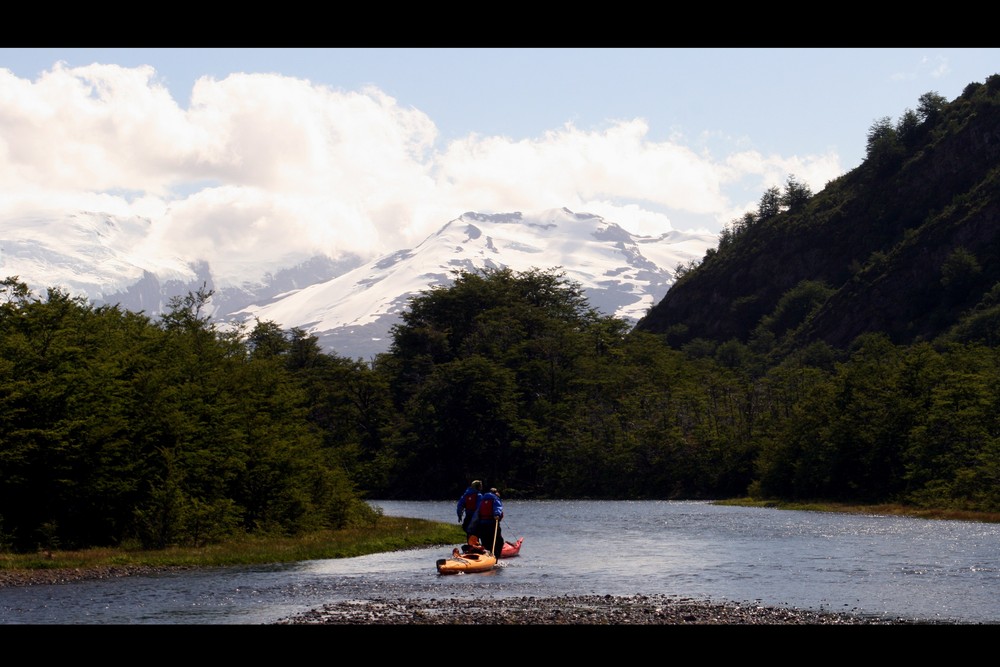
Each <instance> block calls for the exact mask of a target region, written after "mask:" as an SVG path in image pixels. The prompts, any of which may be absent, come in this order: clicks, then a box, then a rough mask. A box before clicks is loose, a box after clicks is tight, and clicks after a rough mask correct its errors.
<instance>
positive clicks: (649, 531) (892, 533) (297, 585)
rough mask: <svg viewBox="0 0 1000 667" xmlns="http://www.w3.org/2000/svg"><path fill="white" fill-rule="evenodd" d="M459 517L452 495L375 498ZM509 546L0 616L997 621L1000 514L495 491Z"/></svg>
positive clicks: (148, 620) (159, 581)
mask: <svg viewBox="0 0 1000 667" xmlns="http://www.w3.org/2000/svg"><path fill="white" fill-rule="evenodd" d="M373 504H376V505H378V506H380V507H382V508H383V510H384V511H385V513H386V514H390V515H397V516H414V517H419V518H426V519H433V520H437V521H447V522H452V521H455V514H454V507H453V504H452V503H449V502H422V501H421V502H411V501H375V502H374V503H373ZM504 508H505V510H506V518H505V520H504V536H505V537H506V538H507V539H513V538H516V537H519V536H523V537H524V538H525V540H524V545H523V547H522V549H521V555H520V556H518V557H516V558H511V559H504V560H502V561H500V565H501V566H500V567H499V568H497V569H496V570H494V571H492V572H489V573H485V574H469V575H448V576H442V575H438V574H437V571H436V569H435V562H436V560H437V559H438V558H442V557H445V556H447V555H448V554H449V553H450V551H451V548H450V547H431V548H426V549H413V550H408V551H401V552H395V553H387V554H374V555H370V556H361V557H358V558H345V559H332V560H318V561H306V562H301V563H295V564H290V565H281V566H267V567H250V568H243V567H240V568H219V569H209V570H199V571H195V572H179V573H168V574H162V575H156V576H143V577H129V578H125V579H118V580H112V581H97V582H86V581H85V582H75V583H68V584H58V585H49V586H31V587H24V588H8V589H0V623H3V624H17V623H31V624H261V623H271V622H274V621H276V620H278V619H281V618H284V617H287V616H291V615H294V614H297V613H300V612H303V611H306V610H309V609H312V608H316V607H319V606H321V605H322V604H324V603H326V602H334V601H340V600H351V599H358V598H370V597H385V598H398V597H416V598H437V597H448V598H450V597H459V598H463V597H470V598H471V597H476V598H483V597H493V598H497V599H502V598H504V597H510V596H535V597H542V596H559V595H584V594H601V595H604V594H611V595H635V594H638V593H643V594H665V595H671V596H676V597H686V598H695V599H703V600H714V601H723V600H728V601H735V602H744V601H759V602H760V603H762V604H766V605H771V606H788V607H798V608H803V609H812V610H823V611H835V612H840V611H848V612H854V613H860V614H867V615H876V616H888V617H894V618H895V617H901V618H909V619H916V620H934V621H938V622H941V621H943V622H952V623H990V624H992V623H1000V525H998V524H985V523H970V522H960V521H927V520H922V519H912V518H905V517H887V516H858V515H843V514H830V513H819V512H799V511H785V510H774V509H765V508H742V507H721V506H715V505H712V504H710V503H707V502H678V501H662V502H657V501H649V502H604V501H516V500H509V501H505V503H504Z"/></svg>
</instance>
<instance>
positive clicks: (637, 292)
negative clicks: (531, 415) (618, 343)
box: [0, 208, 717, 358]
mask: <svg viewBox="0 0 1000 667" xmlns="http://www.w3.org/2000/svg"><path fill="white" fill-rule="evenodd" d="M716 242H717V237H716V236H715V235H712V234H694V233H688V232H677V231H672V232H669V233H666V234H662V235H660V236H657V237H650V236H636V235H634V234H631V233H629V232H628V231H626V230H625V229H623V228H622V227H620V226H619V225H618V224H616V223H614V222H609V221H607V220H604V219H603V218H601V217H600V216H596V215H591V214H589V213H574V212H573V211H570V210H569V209H565V208H558V209H549V210H545V211H541V212H539V213H534V214H525V213H521V212H512V213H477V212H472V211H470V212H467V213H464V214H462V215H461V216H460V217H458V218H456V219H454V220H451V221H449V222H447V223H445V224H444V225H443V226H442V227H441V228H440V229H439V230H438V231H437V232H435V233H433V234H431V235H429V236H428V237H427V238H426V239H424V240H423V241H422V242H421V243H420V244H419V245H417V246H416V247H414V248H408V249H401V250H397V251H395V252H391V253H388V254H386V255H383V256H381V257H377V258H375V259H373V260H372V261H369V262H367V263H363V260H362V259H361V258H359V257H354V256H351V257H345V258H341V259H336V260H334V259H331V258H329V257H325V256H317V257H313V258H312V259H309V260H307V261H300V262H299V263H297V264H295V265H294V266H287V267H284V268H282V269H280V270H271V271H269V272H267V273H265V274H264V275H263V276H261V277H260V279H259V280H258V281H254V282H252V283H251V282H244V283H242V284H238V285H234V284H233V280H232V278H231V276H225V277H223V276H219V275H218V268H217V267H218V266H220V265H222V264H223V260H224V258H214V259H213V258H211V257H209V258H204V257H200V258H197V259H194V258H190V259H185V258H180V257H176V256H167V255H165V254H163V252H162V251H159V250H158V245H157V244H156V243H155V242H153V241H152V240H151V239H150V223H149V221H147V220H143V219H137V218H136V219H132V218H129V219H123V218H117V217H115V216H111V215H107V214H96V213H84V212H81V213H79V214H77V215H75V216H71V217H70V218H68V219H66V218H53V219H41V218H32V219H20V220H15V221H10V220H8V221H4V222H0V273H3V277H12V276H17V277H18V278H19V279H20V280H21V281H22V282H24V283H26V284H27V285H28V286H29V287H30V288H31V289H32V290H33V291H34V292H35V293H36V294H40V295H44V294H45V289H46V288H48V287H61V288H63V289H65V290H66V291H67V292H68V293H70V294H72V295H75V296H76V295H79V296H85V297H87V298H88V299H89V300H90V301H91V302H92V303H94V304H95V305H101V304H116V303H117V304H120V305H121V306H122V307H123V308H126V309H128V310H133V311H143V312H145V313H146V314H148V315H150V316H151V317H156V316H159V315H160V314H162V313H163V312H164V309H165V307H166V304H168V303H169V300H170V299H171V298H172V297H174V296H183V295H185V294H187V293H188V292H192V291H195V290H197V289H200V288H201V287H202V286H207V287H208V288H209V289H212V290H213V291H214V295H213V297H212V302H211V305H212V313H211V314H212V316H213V318H214V319H215V320H217V321H219V322H222V323H232V322H248V323H252V322H253V320H254V319H259V320H262V321H272V322H275V323H277V324H278V325H279V326H281V327H282V328H285V329H290V328H292V327H297V328H300V329H302V330H304V331H306V332H307V333H310V334H313V335H315V336H316V337H317V338H318V339H319V341H320V344H321V345H322V346H323V348H324V349H325V350H327V351H330V352H335V353H337V354H339V355H341V356H345V357H349V358H370V357H373V356H374V355H376V354H378V353H380V352H384V351H387V350H388V348H389V343H390V339H389V332H390V328H391V326H392V325H393V324H395V323H397V322H399V321H400V320H399V314H400V313H401V312H403V311H404V310H405V309H406V308H407V306H408V304H409V300H410V299H411V298H412V297H413V296H416V295H418V294H419V293H421V292H423V291H425V290H428V289H430V288H432V287H434V286H438V285H448V284H450V283H451V281H452V280H453V278H454V272H455V271H456V270H465V271H476V270H481V269H484V268H503V267H507V268H510V269H512V270H515V271H527V270H530V269H540V270H549V269H559V270H561V271H563V272H564V273H565V276H566V278H567V279H569V280H572V281H575V282H577V283H579V284H580V286H581V287H582V288H583V291H584V294H585V296H586V297H587V299H588V300H589V302H590V305H591V306H592V307H594V308H596V309H597V310H598V311H600V312H601V313H604V314H606V315H614V316H617V317H621V318H623V319H625V320H627V321H629V322H630V323H632V324H634V323H635V322H637V321H638V320H639V319H640V318H641V317H642V316H643V315H645V314H646V311H647V310H648V309H649V308H650V307H651V306H652V305H654V304H655V303H657V302H659V301H660V300H661V299H662V298H663V296H664V295H665V294H666V292H667V289H669V287H670V286H671V285H672V284H673V281H674V271H675V269H676V267H677V266H678V265H681V264H687V263H688V262H690V261H691V260H692V259H700V258H701V257H703V256H704V254H705V251H706V250H707V249H709V248H711V247H715V245H716ZM213 265H215V266H216V269H215V270H213Z"/></svg>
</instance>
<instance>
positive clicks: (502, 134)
mask: <svg viewBox="0 0 1000 667" xmlns="http://www.w3.org/2000/svg"><path fill="white" fill-rule="evenodd" d="M5 70H6V71H5ZM997 73H1000V49H994V48H989V49H987V48H815V49H808V48H807V49H800V48H654V49H643V48H620V49H619V48H481V49H466V48H413V49H410V48H319V49H311V48H261V49H250V48H233V49H230V48H134V49H124V48H86V49H81V48H74V49H59V48H14V49H12V48H4V49H0V148H2V150H0V174H2V175H3V178H2V184H0V219H8V220H9V219H11V217H12V216H29V215H59V214H60V211H62V212H63V213H66V212H71V211H73V210H81V209H86V210H102V211H106V212H107V213H109V214H112V215H122V216H138V217H143V218H147V219H149V220H150V221H151V224H152V227H153V228H154V229H153V230H152V232H151V234H152V235H153V236H154V237H155V238H156V239H157V240H158V241H159V242H161V243H166V242H168V240H170V239H175V238H180V237H183V238H185V239H186V243H187V244H188V246H189V247H190V246H191V245H192V244H193V245H194V247H195V248H197V247H198V246H199V245H201V246H204V248H205V252H208V249H209V248H210V247H217V246H225V245H228V247H229V248H230V250H231V251H232V252H234V253H244V254H245V256H246V257H247V259H248V261H249V260H251V259H253V258H254V257H256V256H257V254H256V253H259V254H260V256H263V257H271V258H272V259H275V261H277V259H276V257H277V256H278V255H281V254H282V253H285V254H287V255H295V254H297V253H305V252H309V251H312V250H316V249H319V250H320V251H322V252H326V253H327V254H330V255H337V254H340V253H344V252H356V253H359V254H362V255H369V256H370V255H377V254H379V253H381V252H388V251H392V250H395V249H398V248H401V247H412V246H413V245H414V244H416V243H419V241H420V240H422V239H423V238H425V237H426V236H427V234H429V233H432V232H433V231H435V230H436V229H437V228H439V227H440V226H441V225H443V224H444V223H446V222H447V221H448V220H451V219H453V218H455V217H457V216H459V215H461V214H462V213H464V212H466V211H477V212H483V213H502V212H510V211H516V210H520V211H536V210H544V209H550V208H562V207H566V208H569V209H571V210H574V211H577V212H588V213H595V214H597V215H601V216H603V217H605V218H607V219H609V220H611V221H614V222H618V223H619V224H621V225H622V226H623V227H625V228H626V229H628V230H629V231H632V232H634V233H638V234H647V235H656V234H661V233H665V232H669V231H671V230H678V231H686V230H698V231H706V230H707V231H710V232H712V233H717V232H718V231H720V230H721V229H722V228H723V226H724V225H725V224H727V223H728V222H730V221H732V220H733V219H735V218H737V217H739V216H740V215H741V214H742V212H743V211H746V210H748V209H752V208H753V207H754V206H755V205H756V203H757V202H758V200H759V198H760V196H761V194H762V193H763V192H764V190H765V189H766V188H768V187H770V186H772V185H778V186H780V185H782V184H783V183H784V182H785V180H786V178H787V177H788V175H790V174H793V175H795V176H796V178H797V179H798V180H799V181H800V182H805V183H806V184H807V185H809V186H810V187H811V188H812V190H813V191H814V192H818V191H819V190H821V189H822V188H823V187H824V185H825V184H826V183H827V182H828V181H830V180H832V179H833V178H835V177H837V176H839V175H840V174H842V173H844V172H846V171H849V170H850V169H853V168H854V167H856V166H858V165H859V164H860V163H861V161H862V160H863V158H864V151H865V137H866V132H867V130H868V128H869V127H870V126H871V125H872V123H873V122H875V121H876V120H877V119H879V118H882V117H886V116H888V117H890V118H892V119H893V120H895V119H898V118H899V116H900V115H901V114H902V113H903V112H904V111H905V110H906V109H907V108H912V109H915V108H916V106H917V104H918V98H919V97H920V95H922V94H923V93H925V92H929V91H934V92H936V93H938V94H940V95H943V96H944V97H945V98H946V99H948V100H952V99H954V98H955V97H957V96H958V95H960V94H961V92H962V90H963V89H964V88H965V86H966V85H967V84H969V83H971V82H983V81H984V80H985V79H986V77H988V76H990V75H992V74H997ZM289 230H293V233H289Z"/></svg>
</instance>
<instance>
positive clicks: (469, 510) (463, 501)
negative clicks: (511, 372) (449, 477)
mask: <svg viewBox="0 0 1000 667" xmlns="http://www.w3.org/2000/svg"><path fill="white" fill-rule="evenodd" d="M482 490H483V483H482V482H480V481H479V480H478V479H474V480H472V484H469V488H467V489H466V490H465V492H464V493H463V494H462V497H461V498H459V499H458V506H457V508H456V509H457V510H458V522H459V523H460V524H462V530H464V531H465V536H466V537H468V536H469V535H470V534H471V533H472V531H471V530H469V524H470V523H472V520H473V519H474V518H476V506H477V505H479V500H480V498H482V497H483V494H482ZM463 516H464V518H463Z"/></svg>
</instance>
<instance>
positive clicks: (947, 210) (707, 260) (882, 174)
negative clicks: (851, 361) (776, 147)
mask: <svg viewBox="0 0 1000 667" xmlns="http://www.w3.org/2000/svg"><path fill="white" fill-rule="evenodd" d="M859 139H861V138H859ZM998 213H1000V75H993V76H991V77H990V78H989V79H987V81H986V83H985V84H979V83H972V84H969V85H968V86H966V88H965V90H964V92H963V94H962V95H961V96H960V97H959V98H957V99H956V100H954V101H952V102H950V103H949V102H947V101H946V100H944V99H943V98H942V97H941V96H939V95H937V94H935V93H933V92H931V93H926V94H925V95H923V96H921V98H920V100H919V101H918V104H917V107H916V110H915V111H914V110H911V109H906V110H905V111H903V113H902V115H901V116H900V117H899V118H898V119H897V120H896V121H893V120H892V119H890V118H888V117H886V118H881V119H878V120H876V121H875V122H874V123H873V125H872V126H871V128H870V130H869V133H868V137H867V158H866V159H865V161H864V162H863V163H862V164H861V165H860V166H859V167H857V168H856V169H854V170H853V171H851V172H850V173H848V174H845V175H844V176H842V177H841V178H839V179H837V180H836V181H834V182H832V183H829V184H828V185H827V186H826V187H825V188H824V189H823V190H822V191H821V192H819V193H818V194H816V195H814V196H813V195H812V193H810V192H808V190H806V189H804V188H803V187H802V186H801V185H799V184H797V183H796V182H795V180H794V177H790V178H789V183H788V185H787V186H786V188H785V189H784V191H781V190H780V189H778V188H772V189H771V190H768V191H767V192H765V193H764V195H763V196H762V197H761V201H760V205H759V207H758V210H757V211H756V212H755V213H748V214H746V215H745V216H744V217H742V218H740V219H737V220H734V221H732V223H731V224H730V225H729V226H728V227H727V228H726V230H725V231H724V233H723V234H722V235H721V237H720V243H719V246H718V248H717V249H714V250H711V251H709V252H708V253H707V254H706V256H705V257H704V259H703V260H702V261H701V262H700V263H699V264H698V265H697V266H693V267H687V269H688V270H687V271H686V272H685V274H684V276H683V278H682V279H681V280H678V281H677V283H676V284H675V285H674V286H673V287H672V288H671V289H670V291H669V292H668V293H667V295H666V296H665V298H664V299H663V300H662V301H661V302H660V303H658V304H657V305H656V306H654V307H653V308H652V309H651V310H650V312H649V313H648V314H647V315H646V317H644V318H643V319H642V320H641V321H640V322H639V323H638V325H637V327H636V328H637V329H638V330H640V331H647V332H653V333H660V334H664V335H665V338H666V340H667V342H668V343H669V344H670V345H672V346H674V347H681V346H683V345H685V344H687V343H689V342H691V341H693V340H696V339H704V340H708V341H715V342H723V341H727V340H738V341H740V342H743V343H747V344H750V345H753V346H755V347H758V348H761V347H777V348H778V351H779V353H780V354H785V353H787V352H788V351H790V350H792V349H795V348H801V347H803V346H805V345H808V344H809V343H812V342H815V341H823V342H826V343H829V344H830V345H832V346H834V347H836V348H838V349H846V348H847V347H848V346H849V345H850V344H851V342H852V341H853V340H854V339H855V338H857V337H858V336H859V335H861V334H863V333H875V332H878V333H884V334H886V335H887V336H888V337H889V339H890V340H891V341H892V342H894V343H900V344H910V343H915V342H918V341H933V340H935V339H938V338H943V339H948V340H961V341H981V342H985V343H988V344H991V345H992V344H995V343H996V342H997V337H996V334H997V325H998V323H1000V319H998V313H1000V311H998V310H997V308H998V304H997V299H998V296H1000V290H998V289H995V288H996V287H997V285H998V283H1000V224H998V221H1000V215H998Z"/></svg>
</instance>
